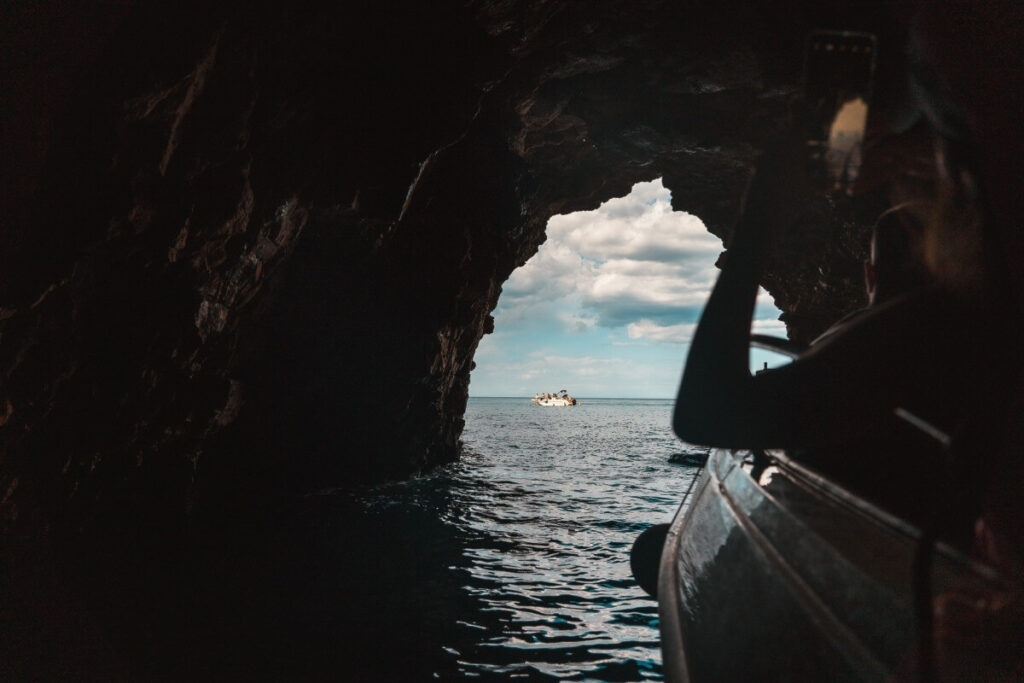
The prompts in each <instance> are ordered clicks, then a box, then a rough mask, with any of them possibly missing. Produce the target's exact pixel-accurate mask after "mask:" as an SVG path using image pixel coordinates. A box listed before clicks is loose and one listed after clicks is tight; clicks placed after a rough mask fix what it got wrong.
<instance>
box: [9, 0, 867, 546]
mask: <svg viewBox="0 0 1024 683" xmlns="http://www.w3.org/2000/svg"><path fill="white" fill-rule="evenodd" d="M819 4H826V3H809V2H808V3H800V2H787V1H785V0H773V1H771V2H763V3H744V2H736V1H732V0H723V1H722V2H716V3H706V2H669V1H665V0H639V1H638V0H613V1H609V2H602V3H591V2H584V1H582V0H579V1H552V2H540V1H530V0H469V1H467V2H454V1H451V2H448V1H441V2H429V3H427V2H401V3H371V2H352V3H336V4H333V5H327V4H320V3H309V2H297V3H272V2H268V3H254V4H248V3H232V2H227V3H210V4H206V3H192V2H182V3H176V4H173V5H167V6H163V7H162V8H161V7H159V6H157V5H153V4H142V3H139V4H136V3H134V2H130V1H129V0H123V1H120V2H103V3H84V2H83V3H56V4H50V5H43V4H39V5H37V4H36V3H29V2H22V3H13V4H11V5H10V9H9V11H8V12H7V16H6V18H5V21H4V26H3V36H2V38H3V40H2V41H0V42H2V45H3V50H4V54H3V60H2V61H3V64H4V67H3V68H4V74H3V90H4V91H3V98H4V105H3V107H2V108H0V117H2V119H0V121H2V125H3V131H4V133H3V136H4V137H3V139H4V149H5V152H4V154H3V159H2V161H0V164H2V167H0V174H2V178H0V186H2V188H3V196H2V202H3V212H2V214H0V215H2V216H3V218H2V220H3V226H2V232H0V439H2V441H0V449H2V450H0V500H2V503H0V510H2V519H3V530H4V535H5V538H6V539H8V541H9V542H10V543H12V544H13V545H11V546H9V547H16V546H17V543H16V541H17V539H22V541H25V539H39V538H46V539H48V541H47V543H51V544H55V545H61V544H67V543H70V544H71V545H70V546H68V547H79V546H76V545H75V544H76V543H78V544H79V545H81V544H82V543H84V541H82V540H81V539H95V538H115V537H116V538H118V539H120V540H119V544H120V547H128V546H130V545H131V544H133V543H142V542H144V540H145V539H147V538H152V537H154V536H159V537H161V538H163V539H167V538H170V537H173V536H175V535H180V534H182V533H185V531H187V529H188V528H190V525H191V524H194V520H195V519H197V518H200V519H213V518H216V517H218V516H219V515H229V514H232V513H231V512H230V511H232V510H238V509H244V506H245V505H246V504H247V503H248V502H251V501H252V500H258V499H260V498H261V497H263V496H268V495H275V494H281V493H294V492H302V491H310V490H317V489H320V488H327V487H331V486H338V485H344V484H348V483H351V482H357V481H366V480H380V479H388V478H396V477H405V476H409V475H412V474H415V473H418V472H422V471H425V470H427V469H429V468H430V467H433V466H436V465H438V464H441V463H444V462H448V461H450V460H452V459H453V458H455V457H456V456H457V452H458V440H459V435H460V431H461V427H462V424H463V423H462V415H463V411H464V408H465V406H466V400H467V392H468V383H469V373H470V370H471V368H472V366H473V353H474V350H475V349H476V347H477V344H478V342H479V341H480V339H481V337H482V335H484V334H485V333H487V332H488V331H490V329H491V328H492V326H493V319H492V318H491V317H490V312H491V311H492V310H493V309H494V307H495V306H496V305H497V301H498V297H499V294H500V292H501V286H502V283H503V282H504V281H505V280H506V279H507V278H508V276H509V274H510V273H511V272H512V271H513V269H515V268H516V267H517V266H519V265H521V264H523V263H525V261H526V260H527V259H528V258H529V257H530V256H531V255H532V254H534V253H535V252H536V250H537V248H538V246H539V245H540V244H541V243H542V242H543V240H544V226H545V224H546V222H547V219H548V218H549V217H550V216H551V215H553V214H556V213H565V212H570V211H577V210H582V209H591V208H595V207H596V206H597V205H598V204H599V203H600V202H602V201H604V200H607V199H609V198H612V197H615V196H621V195H624V194H626V193H628V191H629V189H630V187H631V186H632V184H633V183H636V182H638V181H642V180H650V179H653V178H656V177H659V176H660V177H663V178H664V183H665V185H666V186H667V187H668V188H669V189H670V190H671V191H672V197H673V204H674V206H675V208H677V209H679V210H686V211H688V212H691V213H694V214H696V215H697V216H699V217H701V218H702V219H703V220H704V221H705V223H706V224H707V226H708V228H709V229H710V230H711V231H712V232H714V233H715V234H717V235H720V236H722V237H723V238H727V237H728V234H729V231H730V229H731V226H732V224H733V222H734V221H735V219H736V216H737V212H738V209H739V204H740V199H741V196H742V192H743V189H744V186H745V183H746V181H747V179H748V177H749V175H750V173H751V169H752V163H753V161H754V159H755V158H756V155H757V154H758V152H759V150H760V149H762V148H763V146H764V144H765V142H766V141H767V140H769V139H771V138H772V136H773V135H774V134H776V133H777V132H778V130H779V129H780V128H781V127H782V126H783V125H784V122H785V120H786V116H787V107H788V106H789V101H790V98H791V97H792V95H793V94H794V93H796V92H797V91H798V89H799V78H800V70H801V59H802V48H801V46H802V41H803V36H804V35H805V34H806V32H807V30H809V29H810V28H812V27H818V26H835V25H842V26H844V27H847V28H859V27H860V26H859V25H858V24H868V23H870V21H874V20H876V19H877V16H873V15H868V14H865V13H864V12H859V11H854V10H850V8H849V7H846V8H844V9H839V8H838V6H837V5H836V4H835V3H831V4H830V7H829V8H826V9H824V10H823V9H821V8H819V7H817V5H819ZM872 6H874V5H872ZM869 27H870V26H869ZM872 201H873V200H871V199H867V200H864V201H862V202H860V203H858V204H857V205H856V206H846V207H836V206H832V207H828V212H827V213H826V214H823V223H828V224H829V227H828V229H827V230H818V231H817V232H815V233H814V234H811V235H803V236H801V237H800V239H799V242H798V243H794V244H793V245H781V246H780V247H779V248H778V250H777V253H776V254H775V256H774V257H773V259H774V260H773V261H772V266H771V270H770V272H769V273H768V275H767V276H766V282H765V284H766V286H767V287H768V289H769V290H770V291H771V293H772V294H773V295H774V296H775V299H776V302H777V303H778V305H779V307H780V308H781V309H782V310H783V311H784V312H785V313H784V315H785V317H784V319H785V320H786V321H787V323H788V324H789V327H790V333H791V336H792V337H794V338H796V339H804V340H806V339H808V338H810V337H812V336H813V335H814V334H815V333H817V332H818V331H820V330H821V329H822V328H823V327H825V326H826V325H828V324H829V323H830V322H831V321H832V320H834V319H835V318H836V317H838V315H839V314H841V313H843V312H845V311H847V310H849V309H851V308H853V307H855V306H856V305H858V303H859V298H860V296H861V294H860V289H861V284H860V270H859V261H860V259H861V257H862V255H863V252H864V239H865V225H866V219H865V218H864V216H867V215H869V214H870V213H871V211H872V210H874V209H876V208H877V206H876V205H875V204H872ZM876 204H877V202H876ZM681 364H682V359H680V365H681ZM25 542H27V541H25ZM90 542H91V541H90ZM61 547H63V546H61Z"/></svg>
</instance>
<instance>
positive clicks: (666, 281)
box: [470, 178, 787, 398]
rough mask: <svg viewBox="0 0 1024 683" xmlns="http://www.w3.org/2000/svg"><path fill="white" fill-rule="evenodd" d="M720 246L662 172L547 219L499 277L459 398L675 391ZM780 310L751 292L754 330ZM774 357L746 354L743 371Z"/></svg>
mask: <svg viewBox="0 0 1024 683" xmlns="http://www.w3.org/2000/svg"><path fill="white" fill-rule="evenodd" d="M723 249H724V247H723V245H722V241H721V239H719V238H718V237H716V236H715V235H713V234H712V233H710V232H709V231H708V230H707V228H706V227H705V225H704V223H703V222H702V221H701V219H700V218H699V217H697V216H695V215H693V214H690V213H687V212H685V211H674V210H673V208H672V203H671V192H670V191H669V189H668V188H666V187H665V185H664V183H663V182H662V179H661V178H656V179H654V180H651V181H644V182H638V183H636V184H635V185H634V186H633V188H632V190H631V191H630V193H629V194H627V195H625V196H623V197H616V198H612V199H609V200H608V201H606V202H604V203H602V204H601V205H600V206H599V207H598V208H597V209H593V210H589V211H577V212H574V213H569V214H563V215H555V216H552V217H551V219H550V220H549V221H548V224H547V229H546V241H545V242H544V243H543V244H542V245H541V246H540V248H539V249H538V251H537V253H536V254H535V255H534V256H533V257H532V258H530V260H529V261H527V262H526V264H524V265H523V266H521V267H520V268H518V269H517V270H516V271H514V272H513V273H512V275H511V277H510V278H509V279H508V281H506V282H505V284H504V287H503V289H502V295H501V298H500V300H499V302H498V306H497V308H496V309H495V311H494V319H495V324H494V332H493V333H492V334H490V335H487V336H485V337H484V338H483V340H482V341H481V343H480V346H479V347H478V349H477V352H476V355H475V362H476V367H475V369H474V371H473V373H472V376H471V382H470V395H471V396H480V397H483V396H509V397H511V396H532V395H533V394H534V393H535V392H538V391H541V392H551V391H556V390H560V389H562V388H568V390H569V392H570V393H573V394H574V395H575V396H577V397H594V398H597V397H602V398H605V397H607V398H672V397H674V396H675V392H676V389H677V386H678V382H679V378H680V375H681V371H682V366H683V362H684V360H685V358H686V354H687V352H688V350H689V343H690V339H691V338H692V335H693V332H694V329H695V327H696V324H697V321H698V320H699V317H700V313H701V311H702V310H703V307H704V304H705V302H706V301H707V297H708V295H709V294H710V292H711V288H712V286H713V285H714V282H715V279H716V277H717V273H718V269H717V268H716V266H715V262H716V260H717V258H718V256H719V254H720V253H721V252H722V251H723ZM780 314H781V312H780V311H779V309H778V308H776V307H775V305H774V303H773V301H772V299H771V297H770V296H769V295H768V293H767V292H765V291H764V290H762V291H761V294H760V295H759V297H758V304H757V309H756V313H755V321H754V331H755V332H759V333H762V334H770V335H774V336H780V337H785V336H786V329H785V325H784V324H783V323H782V322H780V321H779V316H780ZM784 362H787V359H785V358H784V357H782V356H779V355H777V354H773V353H770V352H768V351H763V350H760V349H752V351H751V369H752V370H754V369H759V368H761V367H763V366H764V364H766V363H767V365H768V366H770V367H775V366H777V365H780V364H782V363H784Z"/></svg>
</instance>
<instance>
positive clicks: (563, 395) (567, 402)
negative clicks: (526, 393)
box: [533, 389, 576, 408]
mask: <svg viewBox="0 0 1024 683" xmlns="http://www.w3.org/2000/svg"><path fill="white" fill-rule="evenodd" d="M533 402H534V403H536V404H537V405H539V406H555V407H562V408H564V407H566V406H574V405H576V399H574V398H573V397H572V396H570V395H569V394H568V393H567V392H566V391H565V389H562V391H561V392H560V393H557V394H534V395H533Z"/></svg>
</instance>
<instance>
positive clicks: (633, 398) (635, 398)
mask: <svg viewBox="0 0 1024 683" xmlns="http://www.w3.org/2000/svg"><path fill="white" fill-rule="evenodd" d="M469 398H529V399H532V398H533V396H524V395H519V396H470V397H469ZM575 398H578V399H580V400H583V399H587V400H594V399H602V400H608V399H620V400H621V399H629V400H630V401H671V400H675V398H676V397H675V396H664V397H662V396H576V397H575Z"/></svg>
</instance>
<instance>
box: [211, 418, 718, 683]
mask: <svg viewBox="0 0 1024 683" xmlns="http://www.w3.org/2000/svg"><path fill="white" fill-rule="evenodd" d="M671 411H672V401H669V400H621V399H587V398H583V399H582V400H581V404H580V405H578V406H576V407H568V408H554V407H540V406H535V405H533V404H532V402H531V401H530V399H529V398H472V399H470V401H469V406H468V409H467V412H466V427H465V431H464V433H463V442H464V449H463V450H464V452H463V454H462V457H461V458H460V459H459V460H458V461H457V462H455V463H452V464H450V465H448V466H446V467H443V468H441V469H439V470H438V471H435V472H433V473H431V474H429V475H425V476H420V477H417V478H414V479H412V480H409V481H405V482H401V483H395V484H389V485H385V486H377V487H373V488H361V489H348V490H340V491H339V490H325V491H322V492H320V493H318V494H316V495H312V496H306V497H303V498H302V499H301V500H294V501H290V502H287V503H285V504H282V506H280V507H279V508H278V509H276V510H275V512H274V518H273V519H274V525H275V529H276V531H275V535H274V537H273V538H269V539H264V540H261V542H260V545H259V547H258V548H257V549H256V550H254V551H253V553H251V554H249V555H246V556H245V557H243V558H242V559H241V560H240V563H241V565H242V566H241V567H240V569H239V574H240V575H244V576H246V577H247V578H246V582H247V583H250V582H252V581H254V580H255V585H256V586H257V587H258V589H254V590H250V589H248V588H246V589H244V590H243V589H242V588H241V587H238V588H235V589H233V590H235V591H236V592H237V593H239V596H240V597H239V598H238V599H239V601H240V602H241V603H242V606H241V607H240V608H239V611H238V614H239V615H240V616H239V619H238V622H237V623H230V622H225V623H221V624H220V625H218V626H217V628H218V632H220V633H224V632H227V633H229V634H233V635H231V636H230V638H229V641H231V640H234V641H239V642H235V643H234V644H231V643H230V642H229V643H227V644H226V645H225V646H224V647H221V648H219V649H218V650H217V651H216V652H217V657H216V662H214V664H215V665H216V668H218V669H220V670H222V671H227V672H228V673H231V672H234V673H237V674H239V675H243V674H244V675H245V676H246V677H247V678H249V679H253V678H260V679H262V678H267V679H275V678H276V679H278V680H305V679H309V680H360V681H361V680H374V681H381V680H396V681H417V680H428V681H429V680H460V681H462V680H594V681H633V680H658V679H660V678H661V655H660V650H659V640H658V616H657V605H656V603H655V601H653V600H651V599H650V598H648V597H647V596H646V594H644V593H643V591H642V590H641V589H640V588H639V587H638V586H637V585H636V584H635V583H634V581H633V579H632V576H631V574H630V570H629V550H630V547H631V544H632V542H633V540H634V539H635V538H636V536H637V535H638V534H639V533H640V532H641V531H643V530H644V529H645V528H646V527H648V526H649V525H651V524H656V523H659V522H667V521H670V520H671V518H672V516H673V514H674V513H675V511H676V509H677V508H678V506H679V504H680V501H681V499H682V498H683V496H684V494H685V493H686V491H687V489H688V487H689V485H690V483H691V480H692V479H693V477H694V476H695V475H696V473H697V469H696V468H692V467H684V466H680V465H673V464H671V463H669V458H670V456H672V455H673V454H675V453H679V452H687V451H688V452H698V449H690V448H688V447H686V446H685V445H684V444H682V443H680V442H679V441H678V440H677V439H676V438H675V437H674V436H673V435H672V433H671V429H670V426H669V425H670V419H671ZM256 571H258V572H259V573H260V575H259V576H258V577H255V579H254V578H253V573H254V572H256ZM247 595H248V596H250V598H246V597H245V596H247ZM249 599H251V600H254V601H257V602H254V603H247V602H246V601H247V600H249ZM252 605H257V606H258V609H254V608H253V606H252ZM225 612H226V610H224V609H218V610H217V614H218V615H221V616H219V617H218V618H220V619H223V615H224V613H225ZM254 620H260V622H261V623H254ZM203 640H204V643H207V644H208V641H209V639H207V638H204V639H203ZM254 653H256V656H255V657H254ZM236 660H237V661H236ZM199 664H200V663H199V662H197V666H198V665H199ZM202 666H203V667H205V666H206V664H202Z"/></svg>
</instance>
